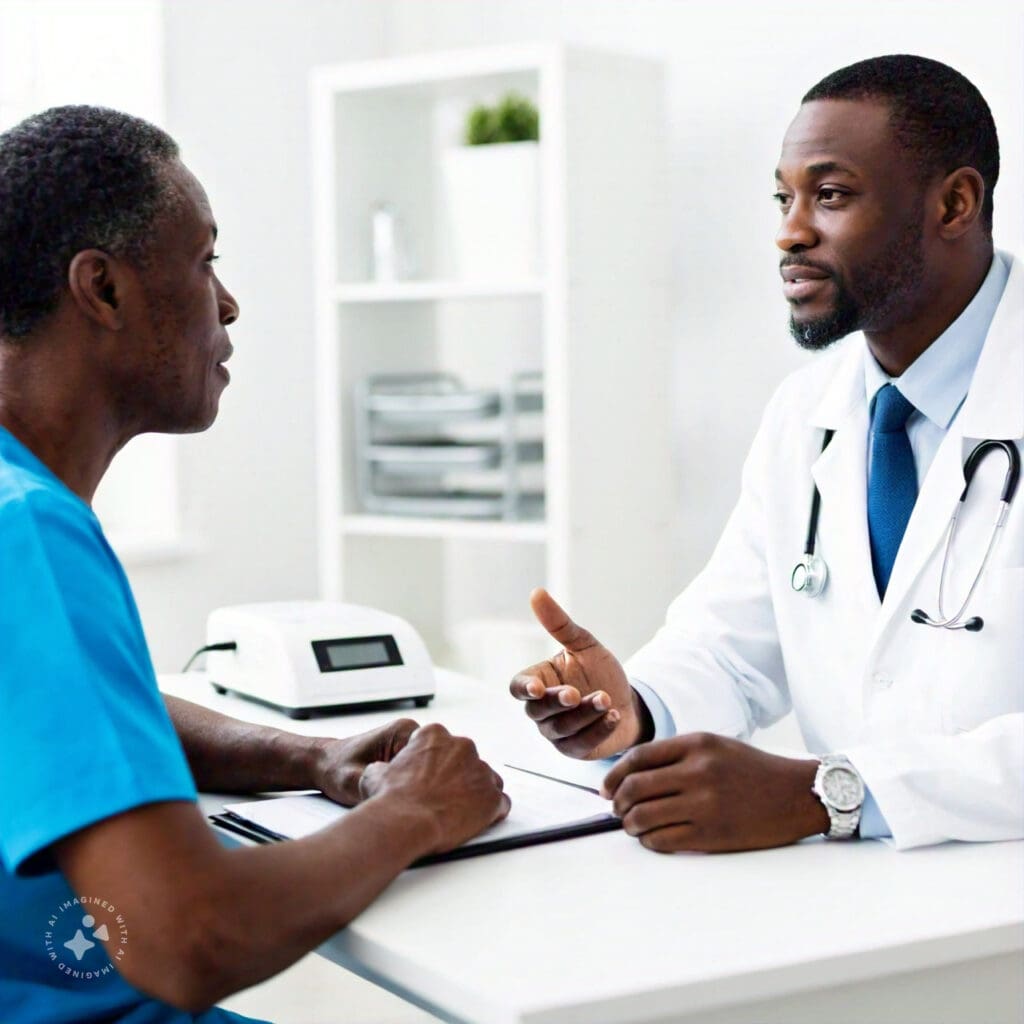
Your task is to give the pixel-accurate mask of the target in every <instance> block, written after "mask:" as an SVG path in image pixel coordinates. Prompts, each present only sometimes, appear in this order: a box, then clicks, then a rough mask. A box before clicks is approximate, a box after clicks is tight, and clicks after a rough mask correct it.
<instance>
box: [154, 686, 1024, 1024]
mask: <svg viewBox="0 0 1024 1024" xmlns="http://www.w3.org/2000/svg"><path fill="white" fill-rule="evenodd" d="M161 684H162V686H163V688H164V690H165V692H168V693H174V694H177V695H178V696H181V697H185V698H187V699H191V700H196V701H198V702H200V703H203V704H205V705H207V706H209V707H212V708H215V709H216V710H219V711H223V712H225V713H228V714H232V715H234V716H235V717H238V718H245V719H249V720H252V721H257V722H264V723H266V724H273V725H276V726H279V727H283V728H290V729H292V730H293V731H296V732H301V733H307V734H319V735H338V736H343V735H348V734H351V733H354V732H360V731H362V730H363V729H366V728H370V727H371V726H373V725H376V724H378V723H379V722H383V721H386V720H388V719H389V718H392V717H394V715H395V713H387V712H384V713H381V712H375V713H372V714H367V715H356V716H344V717H336V718H329V719H314V720H313V721H311V722H294V723H293V722H290V721H289V720H286V719H284V718H283V716H279V715H277V714H276V713H274V712H272V711H269V710H267V709H264V708H261V707H258V706H256V705H253V704H249V703H246V702H242V701H240V700H238V699H237V698H232V697H219V696H217V695H215V694H214V693H213V692H212V690H210V688H209V686H208V685H207V684H206V683H205V682H204V681H203V679H202V677H201V676H199V675H193V676H191V677H182V676H175V677H166V678H164V679H162V680H161ZM398 713H399V714H409V715H411V716H412V717H416V718H417V719H418V720H420V721H424V722H425V721H442V722H444V723H445V724H446V725H448V726H449V727H450V728H452V730H453V731H457V732H462V733H465V734H468V735H473V736H474V738H477V739H478V745H479V746H480V748H481V750H482V751H483V752H484V753H485V755H489V756H490V757H491V758H492V763H495V764H496V765H497V764H498V763H500V761H501V760H509V761H512V760H514V759H515V758H519V759H520V760H522V759H524V758H528V759H529V761H530V763H531V764H532V765H534V766H539V765H540V764H541V762H542V761H543V760H544V759H545V758H547V759H549V760H548V763H549V764H560V765H562V766H563V767H564V765H565V762H564V761H562V759H560V758H559V757H558V755H557V754H556V753H555V752H554V751H553V750H550V748H549V747H548V746H547V744H545V743H544V742H543V741H541V740H539V738H538V737H536V736H535V735H534V733H533V728H532V726H531V725H530V724H529V723H528V722H526V720H525V716H523V715H522V714H521V712H520V709H519V708H518V707H516V706H515V705H514V703H513V702H512V700H511V698H509V697H508V696H507V694H506V693H505V691H504V688H497V689H492V688H490V687H486V686H484V684H478V683H474V682H473V681H471V680H468V679H465V678H464V677H459V676H455V675H452V674H449V673H444V674H442V676H441V679H440V680H439V688H438V696H437V698H436V699H435V702H434V704H433V705H432V706H431V707H430V709H429V710H427V711H416V712H415V713H413V712H410V711H403V712H398ZM503 754H505V755H506V756H504V757H502V755H503ZM576 770H577V775H578V777H586V776H589V777H590V778H594V777H595V775H594V772H595V766H592V765H578V766H576ZM212 802H213V803H219V801H212ZM1022 951H1024V843H998V844H977V845H968V844H950V845H946V846H942V847H933V848H928V849H923V850H912V851H907V852H903V853H899V852H896V851H895V850H892V849H891V848H889V847H888V846H886V845H885V844H883V843H879V842H862V843H849V844H829V843H825V842H823V841H820V840H808V841H805V842H803V843H800V844H798V845H796V846H791V847H787V848H783V849H779V850H769V851H764V852H758V853H745V854H730V855H719V856H703V855H699V854H681V855H677V856H662V855H658V854H654V853H651V852H649V851H646V850H644V849H643V847H641V846H640V844H639V843H638V842H637V841H636V840H635V839H631V838H630V837H629V836H627V835H626V834H625V833H621V832H617V833H609V834H605V835H598V836H590V837H587V838H584V839H574V840H572V841H569V842H563V843H554V844H550V845H546V846H540V847H532V848H528V849H524V850H516V851H510V852H507V853H501V854H496V855H492V856H486V857H480V858H476V859H470V860H466V861H460V862H456V863H452V864H442V865H437V866H434V867H430V868H421V869H416V870H412V871H408V872H406V873H405V874H404V875H402V876H401V877H400V878H399V879H397V881H396V882H395V883H394V884H393V885H392V886H391V887H390V888H389V889H388V890H387V891H386V892H385V893H384V894H383V895H382V896H381V897H380V899H378V900H377V901H376V902H375V903H374V904H373V906H371V907H370V908H369V909H368V910H366V911H365V912H364V913H363V914H362V915H361V916H360V917H359V918H358V919H357V920H356V921H354V922H353V923H352V924H351V925H350V926H349V927H348V928H347V929H345V930H344V931H342V932H339V933H338V935H336V936H334V938H332V939H331V940H330V941H328V942H327V943H325V944H324V945H323V946H322V947H321V949H320V951H319V952H320V953H321V954H322V955H323V956H325V957H327V958H329V959H330V960H332V961H334V962H335V963H338V964H340V965H341V966H343V967H346V968H348V969H349V970H351V971H354V972H355V973H357V974H359V975H361V976H363V977H365V978H368V979H369V980H371V981H375V982H377V983H378V984H380V985H383V986H384V987H386V988H388V989H390V990H392V991H394V992H396V993H398V994H399V995H401V996H404V997H405V998H407V999H409V1000H410V1001H412V1002H414V1003H417V1004H419V1005H420V1006H423V1007H425V1008H426V1009H428V1010H430V1011H432V1012H434V1013H436V1014H437V1015H438V1016H440V1017H442V1019H446V1020H452V1021H465V1022H473V1024H476V1022H480V1024H520V1022H521V1024H527V1022H529V1024H542V1022H543V1024H556V1022H557V1024H601V1022H621V1024H640V1022H655V1021H679V1022H684V1021H686V1022H689V1021H693V1022H697V1021H700V1022H701V1024H739V1022H744V1024H751V1022H755V1021H756V1022H759V1024H772V1022H780V1024H781V1022H785V1024H799V1022H802V1021H808V1022H810V1021H814V1022H815V1024H820V1022H821V1021H823V1020H824V1021H828V1022H829V1024H842V1022H845V1021H850V1022H853V1021H857V1022H863V1021H869V1020H870V1021H872V1022H876V1024H881V1022H886V1021H893V1022H896V1021H899V1022H915V1024H916V1022H919V1021H929V1022H932V1024H940V1022H941V1024H951V1022H959V1021H963V1022H964V1024H981V1022H986V1024H995V1022H1004V1021H1005V1022H1006V1024H1011V1022H1012V1024H1017V1022H1019V1021H1020V1020H1021V1019H1024V956H1022ZM339 1012H340V1013H343V1008H339Z"/></svg>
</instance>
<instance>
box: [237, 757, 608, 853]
mask: <svg viewBox="0 0 1024 1024" xmlns="http://www.w3.org/2000/svg"><path fill="white" fill-rule="evenodd" d="M502 778H503V779H504V781H505V792H506V793H507V794H508V795H509V798H510V799H511V801H512V809H511V810H510V811H509V814H508V817H507V818H505V820H504V821H499V822H498V823H497V824H496V825H492V826H491V827H490V828H489V829H487V830H486V831H485V832H482V833H480V835H478V836H476V837H475V838H474V839H470V840H469V842H468V843H467V844H466V845H467V846H469V845H472V844H474V843H479V842H484V841H488V842H489V841H491V840H495V839H511V838H514V837H516V836H523V835H529V834H530V833H532V832H539V831H542V830H544V829H549V828H558V827H562V826H566V825H572V824H575V823H576V822H581V821H586V820H588V819H590V818H594V817H597V816H601V815H608V814H610V813H611V803H610V802H609V801H607V800H604V799H602V798H601V797H600V796H598V795H597V794H596V793H590V792H587V791H586V790H583V789H579V788H577V787H575V786H570V785H567V784H566V783H564V782H557V781H553V780H551V779H543V778H540V777H539V776H536V775H529V774H527V773H526V772H521V771H517V770H516V769H515V768H509V767H506V768H505V769H504V770H503V771H502ZM224 809H225V810H228V811H231V812H233V813H234V814H237V815H238V816H239V817H241V818H244V819H245V820H246V821H251V822H252V823H253V824H256V825H259V826H261V827H262V828H265V829H269V830H270V831H271V832H276V833H277V834H278V835H282V836H287V837H288V838H289V839H301V838H302V837H303V836H308V835H312V834H313V833H314V832H318V831H319V830H320V829H322V828H326V827H327V826H328V825H330V824H332V823H333V822H335V821H338V820H339V819H341V818H343V817H345V815H346V814H347V813H348V811H349V808H347V807H342V806H341V805H340V804H336V803H334V801H333V800H329V799H328V798H327V797H325V796H322V795H320V794H319V793H317V794H314V795H311V796H279V797H272V798H270V799H268V800H250V801H246V802H245V803H232V804H225V805H224Z"/></svg>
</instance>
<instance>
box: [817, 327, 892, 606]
mask: <svg viewBox="0 0 1024 1024" xmlns="http://www.w3.org/2000/svg"><path fill="white" fill-rule="evenodd" d="M864 345H865V341H864V338H863V335H860V334H858V335H855V336H853V337H851V338H850V339H849V341H847V342H846V343H845V346H846V351H845V352H844V353H843V354H842V356H841V362H840V365H839V366H838V367H837V369H836V373H835V374H834V375H833V377H832V380H831V381H830V382H829V384H828V386H827V387H826V389H825V393H824V394H823V395H822V397H821V400H820V401H819V403H818V405H817V407H816V408H815V409H814V411H813V412H812V414H811V424H812V425H813V426H815V427H820V428H823V429H827V430H834V431H835V436H834V437H833V438H832V441H831V443H830V444H829V446H828V447H827V448H826V449H825V450H824V451H823V452H822V453H821V454H820V455H819V456H818V458H817V459H816V460H815V462H814V464H813V465H812V466H811V476H812V477H813V478H814V482H815V484H816V485H817V487H818V490H819V491H820V492H821V521H820V525H819V530H818V545H817V551H818V553H819V554H820V555H821V556H822V558H824V560H825V562H826V563H827V564H828V566H829V572H830V576H831V579H832V582H831V584H830V585H835V586H841V587H844V588H846V587H848V588H850V590H851V592H852V593H854V594H855V595H856V597H857V601H858V603H860V604H861V606H862V607H864V608H865V610H866V611H868V610H870V611H874V610H876V609H877V608H878V591H877V590H876V588H875V580H874V576H873V575H872V571H871V548H870V545H869V543H868V520H867V436H868V410H867V403H866V402H865V400H864V362H863V360H864Z"/></svg>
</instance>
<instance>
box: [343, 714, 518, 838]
mask: <svg viewBox="0 0 1024 1024" xmlns="http://www.w3.org/2000/svg"><path fill="white" fill-rule="evenodd" d="M503 786H504V783H503V782H502V779H501V776H500V775H499V774H498V773H497V772H496V771H494V770H493V769H492V768H491V767H490V765H488V764H487V762H486V761H482V760H481V759H480V757H479V756H478V755H477V752H476V747H475V746H474V744H473V741H472V740H468V739H466V738H465V737H464V736H452V735H451V734H450V733H449V732H448V730H447V729H445V727H444V726H443V725H436V724H432V725H425V726H423V727H422V728H421V729H417V730H416V731H415V732H414V733H413V734H412V736H411V737H409V742H408V743H407V744H406V745H405V747H404V748H403V749H402V750H401V751H400V752H399V753H398V754H397V755H396V756H395V757H394V758H393V759H392V760H391V761H390V762H388V763H384V762H383V761H377V762H375V763H374V764H371V765H368V766H367V768H366V770H365V771H364V772H363V776H362V779H360V782H359V790H360V793H361V794H362V796H363V798H364V799H365V800H367V801H370V802H373V803H383V802H384V801H387V803H388V804H389V805H390V806H391V807H393V808H394V810H395V811H396V813H397V815H398V816H399V820H401V821H402V822H403V823H404V825H405V827H407V828H409V829H412V830H413V831H418V830H417V825H421V826H423V827H424V831H425V834H426V835H427V837H428V839H427V846H426V849H425V850H424V853H443V852H444V851H446V850H452V849H454V848H455V847H456V846H459V845H461V844H462V843H464V842H465V841H466V840H467V839H472V838H473V836H475V835H477V833H479V832H482V831H483V830H484V829H485V828H487V827H488V826H490V825H493V824H494V823H495V822H496V821H500V820H501V819H502V818H504V817H505V816H506V815H507V814H508V812H509V808H510V806H511V803H510V801H509V798H508V797H507V796H506V795H505V793H504V792H503Z"/></svg>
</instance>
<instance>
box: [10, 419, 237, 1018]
mask: <svg viewBox="0 0 1024 1024" xmlns="http://www.w3.org/2000/svg"><path fill="white" fill-rule="evenodd" d="M0 645H2V649H0V1021H3V1024H29V1022H31V1024H39V1022H42V1021H45V1022H46V1024H85V1022H99V1021H113V1020H116V1021H121V1022H125V1024H185V1022H187V1021H188V1022H202V1024H227V1022H238V1021H244V1020H247V1019H248V1018H243V1017H239V1016H238V1015H237V1014H233V1013H229V1012H227V1011H225V1010H220V1009H217V1008H214V1009H211V1010H209V1011H207V1012H206V1013H203V1014H199V1015H194V1014H190V1013H183V1012H182V1011H180V1010H176V1009H175V1008H173V1007H171V1006H168V1005H167V1004H165V1003H163V1002H160V1001H158V1000H156V999H153V998H151V997H149V996H147V995H145V994H144V993H142V992H140V991H139V990H138V989H135V988H133V987H132V986H131V985H129V984H128V983H127V982H126V981H125V980H124V979H123V978H122V977H121V975H120V974H119V973H118V971H117V969H116V967H115V965H114V963H112V961H111V959H110V956H108V954H107V952H106V949H105V948H104V946H103V945H102V944H101V943H100V942H99V941H97V936H98V937H99V938H105V937H106V936H108V935H110V934H111V933H114V935H115V937H117V938H119V940H120V945H123V952H122V955H124V956H130V955H131V929H132V922H131V921H130V920H126V919H124V916H123V915H120V914H119V912H118V910H117V908H116V905H114V904H113V903H111V902H110V900H109V894H104V893H80V894H78V895H79V896H81V897H82V901H81V902H79V901H78V899H77V897H76V894H75V893H74V892H72V890H71V889H70V887H69V886H68V883H67V882H66V880H65V879H64V876H63V875H62V874H61V873H60V872H59V871H58V870H57V867H56V865H55V863H54V861H53V858H52V856H51V855H50V852H49V847H50V846H51V844H52V843H54V842H55V841H56V840H58V839H60V838H62V837H64V836H67V835H69V834H70V833H72V832H75V831H77V830H78V829H81V828H85V827H87V826H89V825H92V824H94V823H95V822H98V821H101V820H102V819H104V818H108V817H110V816H111V815H114V814H119V813H121V812H123V811H127V810H129V809H131V808H133V807H139V806H140V805H142V804H148V803H152V802H154V801H158V800H188V801H191V802H194V801H195V799H196V789H195V784H194V783H193V780H192V775H191V773H190V771H189V768H188V763H187V761H186V759H185V755H184V751H183V750H182V748H181V744H180V742H179V741H178V737H177V734H176V733H175V731H174V726H173V725H172V723H171V720H170V717H169V716H168V714H167V710H166V708H165V706H164V703H163V699H162V698H161V696H160V693H159V691H158V689H157V682H156V675H155V674H154V671H153V665H152V662H151V660H150V657H149V650H148V648H147V646H146V640H145V636H144V635H143V631H142V623H141V621H140V619H139V613H138V610H137V609H136V607H135V601H134V599H133V597H132V593H131V589H130V588H129V586H128V580H127V578H126V577H125V574H124V570H123V569H122V568H121V565H120V563H119V562H118V560H117V558H116V557H115V555H114V553H113V552H112V551H111V549H110V547H109V545H108V544H107V542H106V539H105V538H104V536H103V531H102V529H101V528H100V524H99V522H98V521H97V519H96V517H95V516H94V515H93V513H92V510H91V509H90V508H89V507H88V506H87V505H86V504H85V503H84V502H83V501H82V500H81V499H80V498H78V497H77V496H76V495H75V494H73V493H72V492H71V491H70V490H69V489H68V488H67V487H66V486H65V485H64V484H63V483H61V481H60V480H58V479H57V477H56V476H54V475H53V473H51V472H50V470H49V469H47V468H46V466H44V465H43V463H42V462H40V461H39V460H38V459H37V458H36V457H35V456H34V455H33V454H32V453H31V452H30V451H29V450H28V449H27V448H25V447H24V445H22V444H21V443H20V442H18V441H17V440H16V439H15V438H14V437H13V436H12V435H11V434H10V433H9V432H7V431H6V430H4V429H3V428H0ZM173 884H174V880H173V879H172V878H168V885H173ZM140 926H141V922H140ZM104 928H106V929H107V931H106V934H105V935H104V934H101V929H104ZM116 948H119V944H117V943H115V949H116ZM117 955H118V954H117V953H116V952H115V953H114V956H115V957H117Z"/></svg>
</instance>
